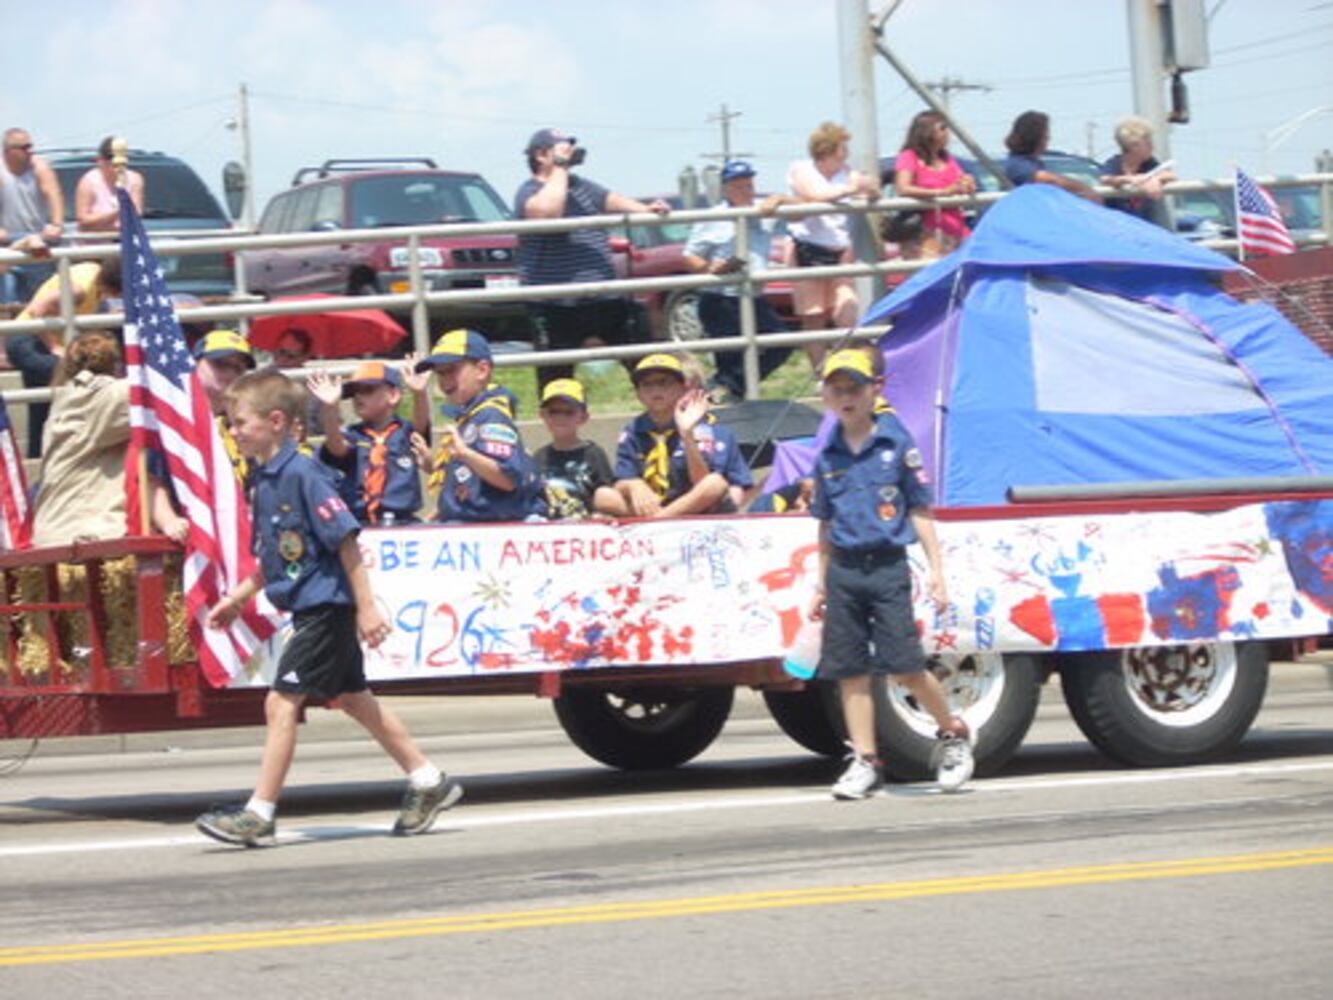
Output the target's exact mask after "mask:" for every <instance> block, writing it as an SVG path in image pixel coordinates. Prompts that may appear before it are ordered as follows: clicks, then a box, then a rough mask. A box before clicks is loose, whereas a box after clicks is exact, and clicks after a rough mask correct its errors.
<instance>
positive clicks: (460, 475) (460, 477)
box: [454, 465, 472, 486]
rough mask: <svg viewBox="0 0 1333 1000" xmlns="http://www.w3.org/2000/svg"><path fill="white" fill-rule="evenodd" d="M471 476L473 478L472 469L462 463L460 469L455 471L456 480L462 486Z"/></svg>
mask: <svg viewBox="0 0 1333 1000" xmlns="http://www.w3.org/2000/svg"><path fill="white" fill-rule="evenodd" d="M471 478H472V470H471V469H469V468H468V467H467V466H466V465H460V466H459V467H458V471H457V472H455V473H454V482H456V483H458V485H459V486H462V485H463V484H464V483H466V482H467V481H468V480H469V479H471Z"/></svg>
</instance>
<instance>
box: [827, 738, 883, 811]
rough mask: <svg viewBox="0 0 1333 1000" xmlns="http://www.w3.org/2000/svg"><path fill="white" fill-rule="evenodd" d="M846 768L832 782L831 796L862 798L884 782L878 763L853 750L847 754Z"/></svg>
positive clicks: (851, 799)
mask: <svg viewBox="0 0 1333 1000" xmlns="http://www.w3.org/2000/svg"><path fill="white" fill-rule="evenodd" d="M847 761H848V763H847V770H845V771H843V772H842V777H841V778H839V779H838V780H837V781H836V782H834V785H833V788H832V789H831V791H832V792H833V797H834V798H835V799H842V800H843V801H854V800H856V799H864V798H868V797H869V796H871V795H873V794H875V792H877V791H878V790H879V788H880V786H881V785H882V784H883V783H884V779H883V778H882V777H881V776H880V773H879V763H878V762H877V761H874V760H872V759H871V758H869V757H862V756H861V755H860V754H859V753H857V752H856V751H855V750H853V751H852V752H851V753H850V754H848V755H847Z"/></svg>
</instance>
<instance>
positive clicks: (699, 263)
mask: <svg viewBox="0 0 1333 1000" xmlns="http://www.w3.org/2000/svg"><path fill="white" fill-rule="evenodd" d="M754 173H755V171H754V167H752V166H750V164H748V163H746V162H745V161H744V160H730V161H728V162H727V164H726V165H725V166H724V167H723V168H722V197H723V198H724V199H725V200H726V202H727V204H728V205H730V206H732V207H733V208H749V207H750V206H752V205H753V204H754V203H755V202H754ZM795 201H796V199H795V198H791V197H789V196H787V195H783V194H772V195H769V196H768V197H767V198H765V199H764V200H763V201H762V202H761V203H760V205H759V211H760V212H761V213H763V214H764V215H765V216H771V215H772V213H773V212H774V210H775V209H777V207H778V206H779V205H785V204H789V203H792V202H795ZM745 228H746V237H747V239H748V247H747V255H746V257H745V258H741V257H738V256H737V255H736V220H734V219H716V220H709V221H707V222H696V223H695V224H694V225H693V226H692V227H691V228H690V235H689V238H688V239H687V240H686V242H685V266H686V267H688V268H689V269H690V270H691V271H693V272H694V273H695V274H718V275H726V274H733V273H735V272H737V271H741V270H744V269H746V268H749V269H750V270H752V271H761V270H763V269H764V268H766V267H767V266H768V261H769V256H770V252H771V250H772V248H773V237H774V236H776V235H778V234H779V233H781V232H783V231H784V230H785V227H784V226H783V223H782V220H780V219H774V218H758V217H755V216H751V217H749V218H747V219H746V220H745ZM754 319H755V327H756V329H757V330H758V331H759V332H760V333H775V332H778V331H781V330H784V329H786V326H785V324H784V323H783V322H782V320H781V319H780V318H779V316H778V314H777V313H776V312H775V311H774V310H773V305H772V303H770V302H769V301H768V299H766V298H763V297H758V298H756V299H755V300H754ZM699 322H700V323H702V324H703V328H704V332H705V333H707V334H708V336H709V337H711V338H713V339H720V338H722V337H739V336H740V334H741V308H740V289H739V287H737V286H736V285H723V286H721V287H719V288H705V289H702V290H700V292H699ZM790 354H791V348H787V347H780V348H768V349H766V350H763V351H760V352H759V378H760V380H761V381H762V380H763V379H765V378H767V377H768V375H769V374H770V373H771V372H773V371H775V370H777V369H778V368H779V367H781V365H782V363H783V362H784V361H786V360H787V357H788V355H790ZM714 358H715V361H716V365H717V374H716V375H715V376H714V378H713V387H714V388H715V389H716V390H717V391H719V392H723V393H729V394H730V395H732V396H734V397H736V398H738V399H739V398H741V397H743V396H744V395H745V369H744V362H743V359H742V358H743V356H742V354H741V352H740V351H719V352H718V353H717V354H715V355H714Z"/></svg>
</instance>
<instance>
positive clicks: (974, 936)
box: [0, 666, 1333, 1000]
mask: <svg viewBox="0 0 1333 1000" xmlns="http://www.w3.org/2000/svg"><path fill="white" fill-rule="evenodd" d="M1281 669H1282V668H1281V667H1280V666H1275V667H1274V671H1275V674H1274V684H1273V687H1272V689H1271V691H1270V694H1269V698H1268V701H1267V704H1266V706H1265V709H1264V712H1263V713H1262V715H1261V716H1260V719H1259V721H1258V723H1257V724H1256V727H1255V729H1254V730H1253V731H1252V733H1251V735H1250V737H1249V738H1248V739H1247V740H1246V742H1245V744H1244V745H1243V746H1242V748H1241V750H1240V751H1239V752H1238V753H1237V754H1236V755H1235V756H1234V757H1233V758H1232V759H1230V760H1227V761H1224V762H1220V763H1216V764H1212V765H1208V766H1204V767H1195V768H1183V769H1177V770H1160V771H1126V770H1120V769H1117V768H1115V767H1113V766H1111V765H1110V764H1108V763H1107V762H1106V761H1105V760H1103V759H1102V758H1101V757H1099V756H1098V755H1097V754H1096V753H1095V752H1094V751H1093V750H1092V749H1091V748H1089V747H1088V746H1087V744H1085V743H1084V742H1083V741H1082V738H1081V737H1080V736H1079V734H1078V732H1077V730H1076V729H1075V728H1074V727H1073V725H1072V723H1071V722H1069V720H1068V719H1067V717H1066V716H1065V713H1064V710H1063V707H1062V706H1061V705H1060V704H1059V700H1058V695H1057V696H1056V697H1055V698H1053V699H1048V700H1047V702H1046V703H1045V704H1044V705H1043V708H1042V709H1041V712H1040V714H1039V717H1038V721H1037V724H1036V725H1035V726H1034V728H1033V731H1032V733H1031V734H1030V735H1029V738H1028V741H1027V743H1026V744H1025V747H1024V749H1023V750H1022V751H1021V753H1020V755H1019V757H1018V758H1016V760H1015V761H1014V762H1013V764H1012V765H1011V766H1010V767H1009V768H1008V769H1007V770H1006V772H1005V773H1004V774H1003V775H1002V776H1000V777H997V778H992V779H989V780H985V781H978V782H976V783H974V784H973V785H972V786H970V789H969V790H968V791H966V792H965V793H963V794H960V795H955V796H944V795H940V794H938V793H937V792H935V791H934V789H932V788H929V787H926V786H914V785H908V786H895V787H893V788H892V789H890V790H889V791H888V792H887V793H886V794H884V795H881V796H879V797H877V798H875V799H873V800H869V801H866V802H860V803H837V802H834V801H832V800H831V799H830V798H829V797H828V794H827V786H828V783H829V782H830V781H831V780H832V778H833V777H834V776H835V774H836V768H837V765H836V764H833V763H831V762H828V761H821V760H819V759H816V758H812V757H810V756H808V755H806V754H804V753H803V752H802V751H801V750H799V748H796V747H795V745H794V744H792V743H790V742H789V741H788V740H787V739H786V738H785V737H783V736H782V735H781V734H780V733H778V731H777V729H776V727H775V726H774V725H773V724H772V723H771V722H769V721H767V720H766V719H765V718H764V717H763V713H762V709H761V708H760V707H759V705H758V703H757V699H754V698H751V697H746V698H744V699H742V701H741V704H740V709H739V711H738V712H737V715H736V717H734V718H733V720H732V721H731V722H730V723H729V724H728V727H727V730H726V731H725V732H724V733H723V736H722V738H721V739H720V740H719V741H718V743H717V744H715V746H714V747H713V748H712V749H710V750H709V751H708V752H707V753H706V754H705V755H704V756H703V757H701V758H700V759H699V761H698V762H696V763H695V764H693V765H691V766H689V767H686V768H682V769H680V770H678V771H676V772H672V773H667V774H651V775H628V774H620V773H617V772H613V771H609V770H606V769H604V768H601V767H600V766H597V765H595V764H591V763H590V762H588V761H587V760H586V759H585V758H583V757H582V756H581V755H580V754H579V753H578V752H577V751H576V750H574V749H573V748H572V747H570V746H569V744H568V743H567V741H566V740H565V739H564V737H563V735H562V734H561V733H560V732H559V731H558V730H557V729H556V728H555V726H554V724H553V723H552V722H551V721H550V714H549V707H548V706H545V705H542V704H540V703H536V702H533V701H529V700H527V699H509V700H504V701H501V702H499V703H498V704H497V702H496V700H494V699H492V700H489V701H485V702H483V701H479V700H478V701H472V700H468V701H458V702H452V703H449V704H443V703H425V702H413V703H411V704H410V705H409V706H408V707H407V714H408V715H409V717H410V719H411V721H412V723H413V725H414V726H415V727H416V729H417V731H418V732H419V733H422V734H424V735H423V743H424V744H425V745H426V746H427V748H428V749H429V750H430V752H431V754H432V755H433V756H434V757H435V758H436V759H437V760H438V761H439V762H440V763H441V764H442V765H444V766H446V767H448V768H449V769H450V770H451V771H456V772H457V773H458V774H459V775H460V776H461V777H462V779H463V780H464V782H465V783H466V785H467V790H468V794H467V798H466V799H465V800H464V802H463V804H462V805H461V806H459V808H458V809H457V810H455V811H453V812H451V813H448V814H445V816H444V817H442V820H441V822H440V823H439V825H438V826H437V828H436V831H435V832H434V833H432V834H431V835H429V836H425V837H420V838H415V839H409V840H398V839H395V838H392V837H389V836H387V830H388V827H389V825H390V823H391V822H392V819H393V815H394V811H395V808H396V803H397V798H398V795H399V791H400V783H399V782H398V780H397V779H396V778H395V777H394V776H393V774H392V768H391V765H389V764H388V763H387V762H386V761H385V760H384V759H383V758H382V757H380V756H379V755H378V752H377V751H376V750H375V749H374V748H373V746H371V745H369V744H368V743H367V742H366V741H364V740H360V739H355V738H352V737H353V735H354V734H352V733H351V732H350V731H349V730H348V729H347V728H346V726H345V724H344V723H342V722H340V721H339V720H338V719H337V718H336V717H333V716H330V715H328V714H326V713H320V714H316V715H314V716H312V720H311V722H310V724H309V725H308V727H307V729H306V731H305V732H304V733H303V737H304V739H303V744H302V747H301V749H300V750H299V751H298V756H297V764H296V767H295V769H294V771H293V775H292V782H291V786H290V788H289V792H288V794H287V796H286V797H285V799H284V802H283V810H282V813H281V815H280V834H281V844H280V846H279V847H277V848H275V849H271V850H249V851H247V850H244V849H236V848H226V847H223V846H222V845H217V844H214V843H212V842H211V841H208V840H206V839H205V838H203V837H201V836H199V835H198V834H196V833H195V832H194V831H193V829H192V827H191V825H190V820H191V818H192V817H193V816H194V815H195V814H196V813H198V812H199V811H201V810H202V809H204V808H206V807H207V806H209V805H210V804H211V803H214V802H219V801H231V800H234V799H241V798H243V797H244V795H245V794H246V793H247V790H248V787H249V784H250V782H251V780H252V779H253V768H254V763H255V760H256V757H257V746H258V732H257V731H235V732H228V733H211V734H199V733H196V734H191V735H190V736H188V737H181V738H180V739H176V738H175V737H166V738H164V737H163V736H161V735H157V736H145V737H135V738H134V739H133V740H130V741H119V742H118V743H115V744H108V743H107V742H105V741H103V742H101V743H98V742H96V741H92V742H90V741H84V742H81V743H71V742H64V741H61V742H57V743H53V744H50V745H45V744H44V745H42V746H41V747H39V748H38V752H37V753H36V754H35V755H34V756H32V757H31V758H29V759H28V760H26V762H24V763H23V764H22V766H17V761H15V760H13V759H12V758H11V762H10V767H9V768H8V773H7V774H5V775H4V776H3V777H0V996H3V997H4V998H6V1000H17V998H25V997H43V998H51V997H78V996H88V997H99V998H100V997H119V996H134V997H181V996H190V997H213V996H245V995H254V996H261V995H264V996H267V995H273V996H281V997H284V998H289V997H326V996H354V997H355V996H371V995H381V996H394V997H436V996H441V997H443V996H448V997H537V996H540V997H543V998H546V1000H552V998H563V997H579V998H582V997H618V998H623V997H635V998H653V997H690V998H692V1000H693V998H704V997H736V996H745V997H796V996H800V997H885V996H910V997H914V998H918V997H920V998H927V997H951V998H957V997H961V996H986V997H1011V996H1012V997H1024V998H1040V997H1077V996H1089V995H1103V996H1107V995H1109V996H1121V995H1124V996H1136V997H1171V998H1174V1000H1180V998H1189V997H1201V998H1202V997H1208V998H1218V997H1257V996H1262V997H1264V998H1265V1000H1275V998H1280V997H1288V996H1290V997H1301V998H1302V1000H1310V998H1313V997H1322V996H1328V995H1330V994H1329V990H1330V983H1333V919H1330V908H1331V907H1333V755H1330V753H1329V751H1330V750H1333V685H1331V684H1330V674H1329V672H1328V671H1326V670H1323V669H1319V668H1313V667H1304V668H1297V669H1295V670H1293V671H1291V672H1289V673H1287V674H1283V673H1281ZM17 749H21V748H17V747H15V746H14V745H12V744H9V745H4V746H3V747H0V751H4V752H9V753H11V754H12V753H13V752H14V751H16V750H17ZM90 749H91V750H93V751H94V752H87V751H89V750H90ZM77 750H82V751H85V752H73V751H77ZM0 760H3V758H2V757H0Z"/></svg>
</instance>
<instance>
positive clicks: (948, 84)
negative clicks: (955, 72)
mask: <svg viewBox="0 0 1333 1000" xmlns="http://www.w3.org/2000/svg"><path fill="white" fill-rule="evenodd" d="M926 86H927V87H929V88H930V89H931V90H933V91H934V92H935V93H937V94H939V95H940V103H941V104H943V105H944V106H945V107H946V108H948V107H949V97H950V95H951V94H953V93H955V92H963V91H968V90H979V91H982V92H983V93H990V92H991V91H992V90H993V89H994V88H993V87H992V86H991V85H990V84H988V83H968V82H967V81H966V80H963V79H960V78H959V77H956V76H946V77H942V78H940V79H939V80H934V81H931V80H927V81H926Z"/></svg>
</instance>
